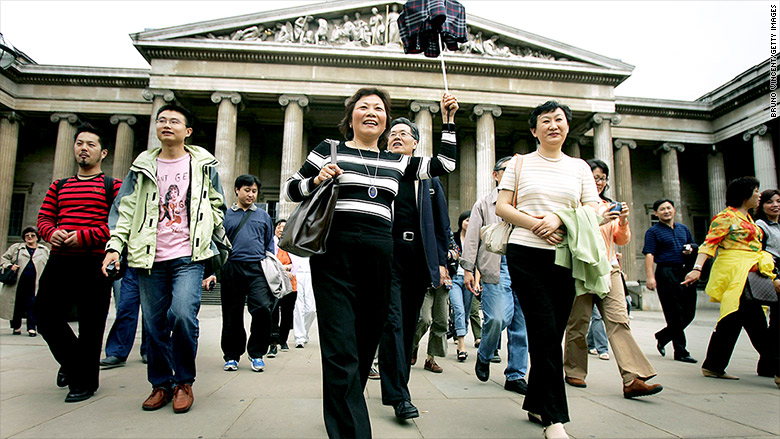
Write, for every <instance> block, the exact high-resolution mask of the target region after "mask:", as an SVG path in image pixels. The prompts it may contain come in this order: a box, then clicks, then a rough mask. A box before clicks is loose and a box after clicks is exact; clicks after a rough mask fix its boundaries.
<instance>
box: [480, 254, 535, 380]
mask: <svg viewBox="0 0 780 439" xmlns="http://www.w3.org/2000/svg"><path fill="white" fill-rule="evenodd" d="M499 279H500V281H499V283H498V284H489V283H483V284H482V314H483V315H484V317H485V321H484V323H483V324H482V342H480V344H479V350H478V351H477V356H478V358H479V361H482V362H483V363H487V362H489V361H490V359H491V358H493V353H494V352H495V350H496V349H497V348H498V344H499V340H500V337H501V331H503V330H504V329H505V328H506V330H507V331H506V332H507V336H508V337H507V338H508V340H507V351H508V353H509V355H508V358H507V367H506V370H505V371H504V375H505V376H506V379H507V380H517V379H520V378H525V375H526V373H527V372H528V336H527V334H526V329H525V317H524V316H523V310H522V309H521V308H520V302H519V301H518V300H517V296H516V295H515V293H514V292H513V291H512V281H511V279H510V278H509V269H508V268H507V264H506V256H502V257H501V274H500V275H499Z"/></svg>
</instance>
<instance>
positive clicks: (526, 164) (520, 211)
mask: <svg viewBox="0 0 780 439" xmlns="http://www.w3.org/2000/svg"><path fill="white" fill-rule="evenodd" d="M570 121H571V110H569V108H568V107H567V106H565V105H562V104H559V103H557V102H555V101H548V102H546V103H544V104H542V105H540V106H538V107H536V108H535V109H534V110H533V111H532V112H531V117H530V119H529V121H528V123H529V125H530V127H531V134H533V136H534V137H536V139H537V141H538V143H539V146H538V149H537V150H536V152H532V153H530V154H527V155H525V156H523V158H522V162H521V164H520V166H519V169H518V171H517V172H515V161H516V160H517V159H516V158H515V159H513V161H512V162H511V163H509V164H507V166H506V171H504V176H503V178H502V179H501V183H500V184H499V186H498V189H499V190H500V192H499V194H498V200H497V202H496V214H497V215H498V216H500V217H501V218H503V219H504V221H508V222H510V223H512V224H514V225H515V226H517V227H516V228H515V229H514V231H513V232H512V235H511V236H510V238H509V245H508V246H507V255H506V256H507V263H508V265H509V275H510V276H511V278H512V287H513V289H514V290H515V294H516V295H517V299H518V301H519V302H520V306H521V307H522V308H523V314H524V315H525V321H526V327H527V329H528V351H529V354H530V357H531V363H532V364H533V365H534V367H533V369H532V373H531V374H530V375H529V380H528V393H527V395H526V397H525V401H524V403H523V409H525V410H527V411H528V418H529V419H530V420H532V421H534V422H538V423H540V424H542V425H545V426H546V428H545V431H544V434H545V437H547V438H568V437H569V436H568V435H567V434H566V430H565V429H564V428H563V423H565V422H568V421H569V410H568V406H567V403H566V390H565V389H564V384H563V358H562V352H561V340H562V339H563V332H564V330H565V329H566V322H567V320H568V318H569V313H570V312H571V307H572V303H573V301H574V280H573V278H572V274H571V270H570V269H566V268H563V267H561V266H558V265H555V251H554V250H555V245H556V244H558V243H560V242H562V237H561V236H562V234H563V233H564V231H563V230H562V229H561V226H562V222H561V219H560V218H559V217H558V216H557V215H555V213H553V212H555V211H557V210H561V209H571V208H577V207H579V206H581V205H583V204H584V205H588V206H590V207H592V208H594V209H595V208H596V207H597V203H598V202H599V195H598V192H597V191H596V183H595V182H594V180H593V174H592V173H591V171H590V167H589V166H588V165H587V163H585V161H583V160H581V159H578V158H573V157H569V156H567V155H566V154H564V153H563V152H562V151H561V148H562V146H563V143H564V141H565V140H566V135H567V134H568V132H569V122H570ZM515 188H517V207H515V206H513V205H512V199H513V195H514V191H515Z"/></svg>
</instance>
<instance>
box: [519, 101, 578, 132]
mask: <svg viewBox="0 0 780 439" xmlns="http://www.w3.org/2000/svg"><path fill="white" fill-rule="evenodd" d="M558 108H560V109H561V110H562V111H563V114H564V116H566V123H567V124H568V125H569V126H571V119H572V115H571V109H570V108H569V107H567V106H566V105H563V104H561V103H559V102H558V101H547V102H545V103H543V104H542V105H539V106H538V107H536V108H534V109H533V110H531V116H530V117H529V118H528V126H529V127H531V129H532V130H535V129H536V120H537V119H539V116H541V115H542V114H546V113H552V112H553V111H555V110H556V109H558Z"/></svg>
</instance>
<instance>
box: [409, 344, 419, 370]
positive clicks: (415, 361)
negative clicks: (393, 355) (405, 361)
mask: <svg viewBox="0 0 780 439" xmlns="http://www.w3.org/2000/svg"><path fill="white" fill-rule="evenodd" d="M409 363H411V364H412V366H414V365H415V364H417V348H414V350H413V351H412V360H411V361H410V362H409Z"/></svg>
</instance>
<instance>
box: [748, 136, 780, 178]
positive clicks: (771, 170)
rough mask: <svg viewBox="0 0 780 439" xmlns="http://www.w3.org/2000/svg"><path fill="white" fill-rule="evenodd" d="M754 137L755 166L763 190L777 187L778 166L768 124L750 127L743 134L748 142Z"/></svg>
mask: <svg viewBox="0 0 780 439" xmlns="http://www.w3.org/2000/svg"><path fill="white" fill-rule="evenodd" d="M751 137H752V138H753V166H754V167H755V171H756V178H757V179H758V181H760V182H761V188H760V189H761V190H764V189H775V188H777V167H776V166H775V153H774V148H773V147H772V135H771V134H769V133H768V132H767V127H766V125H759V126H757V127H755V128H751V129H749V130H748V131H747V132H745V134H743V135H742V139H744V140H745V141H746V142H747V141H749V140H750V138H751Z"/></svg>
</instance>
